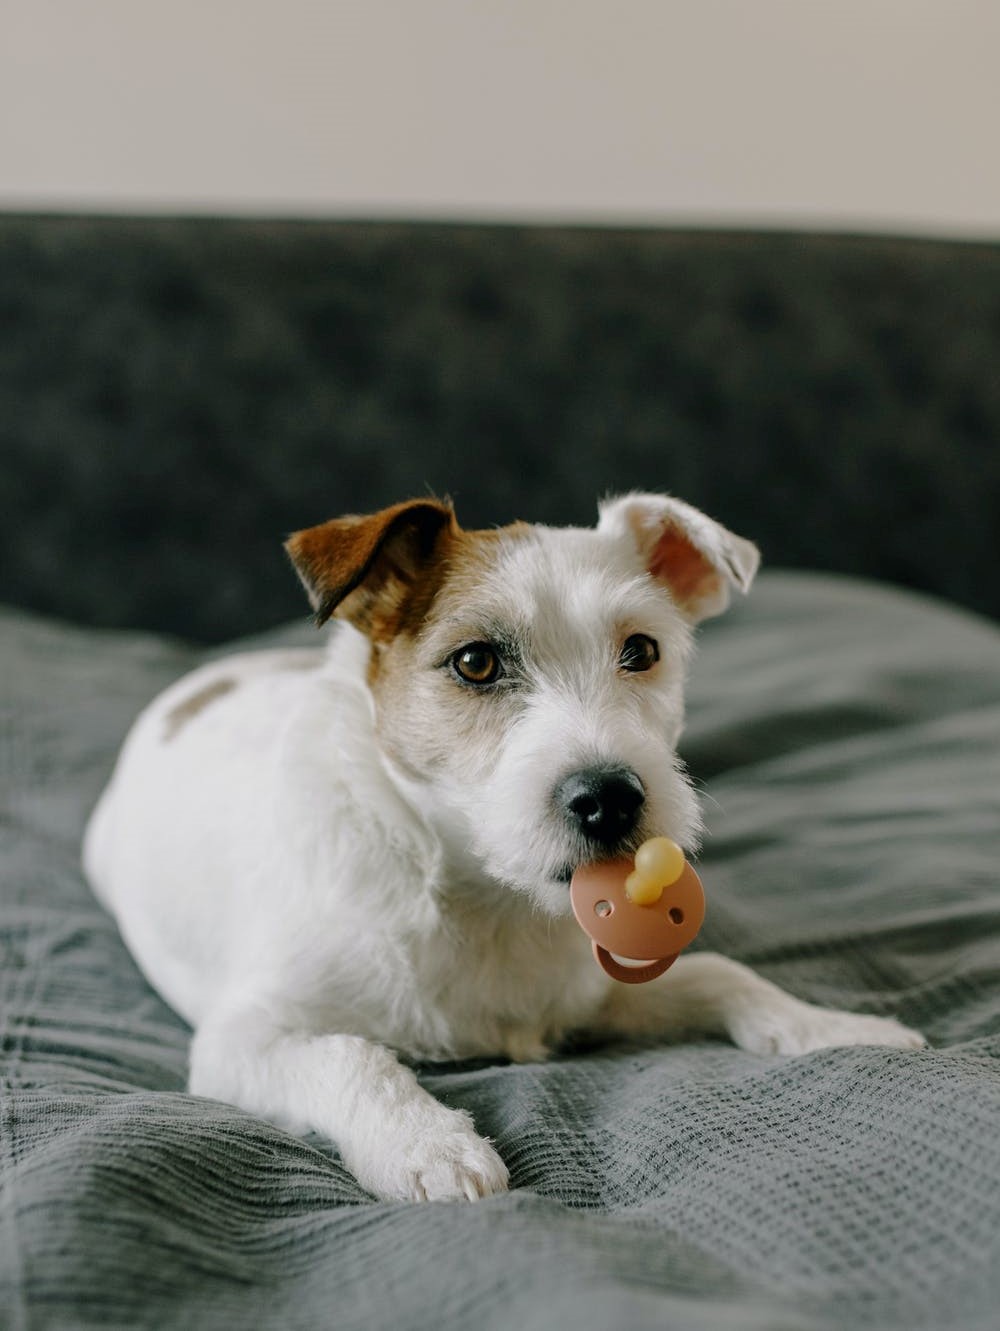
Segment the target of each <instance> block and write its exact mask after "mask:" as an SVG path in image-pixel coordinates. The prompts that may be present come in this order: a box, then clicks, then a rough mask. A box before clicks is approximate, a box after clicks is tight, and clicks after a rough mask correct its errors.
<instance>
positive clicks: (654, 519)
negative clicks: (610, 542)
mask: <svg viewBox="0 0 1000 1331" xmlns="http://www.w3.org/2000/svg"><path fill="white" fill-rule="evenodd" d="M599 511H600V521H599V522H598V524H597V530H598V531H602V532H607V534H608V535H610V536H620V537H622V538H623V539H628V540H632V541H633V542H635V544H636V545H637V547H638V549H639V553H640V555H641V557H642V559H643V562H644V563H645V566H646V569H647V571H648V572H649V573H651V574H652V575H653V577H654V578H659V579H660V581H661V582H663V583H665V584H666V586H667V588H668V589H669V591H670V595H671V596H672V597H673V599H674V601H675V603H676V604H677V606H678V608H679V609H680V610H681V611H682V612H683V613H684V615H685V616H686V617H687V618H688V619H689V620H690V621H691V622H692V623H693V624H696V623H697V622H698V621H699V620H700V619H708V618H709V617H710V616H712V615H721V614H722V612H723V610H725V608H726V606H727V605H728V604H729V594H730V590H731V588H733V587H736V588H738V589H739V590H740V591H741V592H747V591H749V590H750V584H751V583H752V582H753V579H754V574H755V573H756V572H757V567H758V565H759V564H760V551H759V550H758V549H757V547H756V546H755V545H754V544H753V543H752V542H750V541H745V540H743V538H742V537H741V536H734V535H733V533H732V532H731V531H727V530H726V528H725V527H723V526H722V525H721V524H720V523H718V522H713V520H712V519H711V518H709V517H706V515H705V514H704V513H702V512H700V511H699V510H698V509H697V508H692V507H691V505H690V504H685V503H684V502H683V501H682V500H680V499H673V498H672V497H671V496H670V495H653V494H629V495H622V496H621V498H619V499H606V500H605V501H604V502H603V503H602V504H600V506H599Z"/></svg>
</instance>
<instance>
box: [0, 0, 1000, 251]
mask: <svg viewBox="0 0 1000 1331" xmlns="http://www.w3.org/2000/svg"><path fill="white" fill-rule="evenodd" d="M998 131H1000V0H0V207H7V208H13V207H29V208H57V209H62V208H99V209H105V210H108V209H111V210H119V209H122V210H154V211H156V210H170V211H223V212H264V213H291V214H307V215H308V214H329V215H335V216H343V215H354V216H357V215H369V216H371V215H377V216H395V215H408V216H434V217H470V216H472V217H499V218H508V217H527V218H537V217H551V218H560V219H572V220H609V219H612V220H613V219H619V220H623V221H643V222H655V221H668V222H669V221H681V222H686V221H709V222H722V223H726V224H733V225H739V224H742V223H745V222H753V223H760V224H779V225H784V224H788V225H795V224H801V223H806V224H810V225H812V224H815V225H822V226H831V225H832V226H844V227H861V228H869V229H872V228H874V229H901V230H905V231H914V232H941V233H951V234H963V235H983V236H989V237H996V238H1000V149H998V146H997V139H998Z"/></svg>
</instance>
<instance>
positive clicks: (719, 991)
mask: <svg viewBox="0 0 1000 1331" xmlns="http://www.w3.org/2000/svg"><path fill="white" fill-rule="evenodd" d="M664 521H669V522H673V523H679V524H681V525H682V526H683V527H684V528H685V530H688V531H689V532H690V533H691V539H692V543H693V544H695V545H697V547H698V548H699V549H701V550H702V551H703V552H705V553H706V556H707V557H708V558H710V560H711V561H712V562H713V564H714V565H715V566H717V567H718V568H719V569H720V571H721V572H722V574H723V575H724V581H725V586H726V595H727V596H728V587H729V585H730V584H733V585H736V586H738V587H740V588H741V589H742V590H746V588H747V587H748V586H749V583H750V581H751V579H752V577H753V573H754V571H755V569H756V560H757V557H756V551H755V550H754V548H753V547H752V546H750V545H749V543H747V542H743V541H740V540H739V538H737V537H734V536H732V534H731V533H728V532H726V531H725V530H724V529H723V528H721V527H719V526H718V524H715V523H712V522H711V520H710V519H708V518H705V517H704V515H702V514H699V513H697V512H696V510H692V509H689V508H688V506H686V505H680V504H679V501H675V500H668V499H666V498H665V497H662V496H642V495H639V496H636V495H633V496H628V497H626V498H625V499H622V500H618V501H615V502H613V503H609V504H606V505H604V506H603V507H602V516H601V522H600V525H599V527H598V528H597V529H595V530H589V531H582V530H576V529H569V530H561V531H556V530H550V529H546V528H534V529H531V531H530V534H529V535H528V537H527V538H525V537H524V535H523V534H522V535H521V536H519V538H518V539H511V540H510V541H507V542H501V543H500V546H499V550H498V554H497V558H496V560H495V562H494V563H493V564H491V565H490V567H489V568H488V569H485V570H484V571H483V573H482V575H481V576H480V577H479V578H478V580H477V581H476V584H475V587H474V589H473V592H472V593H470V592H469V591H468V589H466V590H465V591H464V592H463V594H462V596H461V597H460V598H459V599H458V600H457V601H454V602H451V601H448V600H447V596H446V595H445V594H444V593H442V595H441V596H440V597H439V600H440V601H441V602H442V605H443V610H442V613H441V616H440V620H439V621H435V622H433V623H432V624H430V625H429V626H428V629H427V633H426V635H424V636H422V637H421V638H420V639H418V642H417V645H416V646H415V647H414V648H413V649H412V663H411V665H410V667H409V669H410V672H411V673H410V674H409V676H408V677H407V687H406V688H405V690H402V689H399V688H397V689H396V690H395V692H394V693H393V695H392V696H391V697H390V698H387V699H385V700H381V701H380V700H378V699H377V697H376V694H373V691H372V689H371V688H370V687H369V685H368V683H367V682H366V673H367V669H368V663H369V657H370V653H371V647H370V644H369V642H368V640H367V639H366V638H365V637H364V636H363V635H362V634H361V633H360V632H358V631H357V630H355V629H354V628H353V627H351V626H350V625H349V624H343V625H340V626H338V628H337V630H336V631H335V633H334V634H333V635H332V639H331V642H330V644H329V648H328V650H326V651H325V652H324V651H319V650H317V651H316V652H314V653H309V652H305V653H302V652H295V653H292V652H268V653H260V654H253V655H245V656H239V657H232V658H229V659H227V660H222V661H218V662H215V663H213V664H212V665H209V666H206V667H204V668H203V669H201V670H199V671H196V672H194V674H192V675H189V676H188V677H186V678H185V679H183V680H181V681H179V682H178V683H176V684H174V685H173V686H172V687H171V688H170V689H168V690H167V691H166V692H165V693H164V694H162V695H161V696H160V697H159V698H157V699H156V700H155V701H154V702H153V703H152V704H151V705H150V706H149V707H148V708H147V709H146V710H145V712H143V714H142V715H141V716H140V717H139V719H138V720H137V721H136V723H135V726H134V727H133V729H132V732H131V733H130V735H129V737H128V739H127V741H126V743H125V745H124V747H123V750H122V753H121V755H120V758H119V762H118V765H117V767H116V770H115V773H114V776H113V778H112V780H111V782H110V784H109V786H108V788H107V790H106V791H105V792H104V795H103V796H102V798H101V801H100V803H99V804H98V807H97V809H96V810H95V812H94V814H93V817H92V819H91V822H90V825H89V827H88V829H87V835H86V840H85V847H84V864H85V868H86V872H87V874H88V876H89V878H90V880H91V882H92V884H93V885H94V888H95V891H96V892H97V894H98V896H99V897H100V899H101V900H102V901H103V902H104V904H105V905H106V906H107V908H108V909H109V910H110V911H111V912H112V913H113V914H114V915H115V917H116V918H117V920H118V923H119V926H120V928H121V931H122V934H123V937H124V938H125V940H126V942H127V944H128V945H129V947H130V949H131V950H132V952H133V954H134V955H135V957H136V959H137V961H138V963H139V964H140V966H141V967H142V968H143V970H144V972H145V973H146V975H147V976H148V978H149V980H150V982H151V983H152V984H153V985H154V986H155V987H156V988H157V989H158V990H159V991H160V993H161V994H163V996H164V997H165V998H166V999H167V1001H168V1002H169V1003H171V1004H172V1006H173V1007H174V1008H175V1009H176V1010H177V1011H178V1012H179V1013H181V1015H182V1016H183V1017H184V1018H185V1019H186V1020H187V1021H188V1022H190V1023H191V1025H192V1026H193V1027H194V1028H195V1037H194V1040H193V1042H192V1048H191V1079H190V1085H191V1090H192V1092H194V1093H195V1094H200V1095H207V1096H214V1097H217V1098H219V1099H224V1100H228V1101H231V1102H233V1103H236V1104H239V1105H241V1106H243V1107H245V1108H246V1109H248V1110H250V1111H252V1112H254V1113H258V1114H260V1115H263V1116H265V1117H267V1118H269V1119H272V1120H273V1121H275V1122H277V1123H279V1124H282V1125H284V1126H286V1127H287V1128H289V1129H290V1130H291V1131H294V1132H301V1131H306V1130H313V1131H317V1132H320V1133H323V1134H325V1135H327V1136H328V1137H330V1138H331V1139H333V1140H334V1141H336V1142H337V1144H338V1145H339V1147H340V1149H341V1152H342V1154H343V1157H344V1159H345V1161H346V1163H347V1164H348V1166H349V1167H350V1168H351V1169H352V1170H353V1171H354V1173H355V1174H356V1176H357V1177H358V1179H359V1180H360V1181H361V1183H362V1184H363V1185H364V1186H365V1187H366V1188H368V1189H369V1190H371V1191H372V1192H373V1193H375V1194H376V1195H378V1196H381V1197H393V1198H411V1199H425V1198H475V1197H479V1196H483V1195H486V1194H489V1193H493V1192H497V1191H500V1190H502V1189H504V1188H505V1187H506V1186H507V1171H506V1168H505V1167H504V1165H503V1163H502V1161H501V1160H500V1158H499V1156H498V1155H497V1154H496V1152H495V1151H494V1150H493V1148H492V1146H491V1145H490V1144H489V1143H488V1142H487V1141H486V1140H484V1139H483V1138H481V1137H480V1136H478V1135H477V1134H476V1132H475V1130H474V1127H473V1125H472V1123H471V1121H470V1119H469V1117H468V1115H466V1114H464V1113H462V1112H459V1111H456V1110H453V1109H448V1108H446V1107H444V1106H443V1105H441V1104H439V1103H438V1102H437V1101H435V1100H434V1099H433V1098H432V1097H431V1096H430V1095H429V1094H428V1093H427V1092H426V1091H424V1090H423V1089H422V1088H421V1087H420V1085H419V1084H418V1082H417V1080H416V1078H415V1076H414V1074H413V1072H412V1071H411V1070H410V1069H409V1068H408V1067H406V1066H405V1065H404V1064H403V1063H401V1062H400V1061H399V1059H398V1058H397V1057H396V1054H395V1053H393V1052H390V1050H392V1051H398V1053H400V1054H402V1055H403V1056H404V1057H406V1058H410V1059H431V1060H433V1059H449V1058H461V1057H468V1056H483V1055H486V1056H493V1055H499V1056H504V1055H506V1056H508V1057H510V1058H513V1059H537V1058H542V1057H544V1056H545V1054H546V1052H547V1051H548V1050H549V1049H550V1048H551V1047H553V1046H554V1045H557V1044H558V1043H559V1041H560V1040H562V1039H563V1038H565V1037H566V1036H567V1035H569V1034H570V1033H571V1032H574V1031H579V1030H584V1029H586V1030H589V1031H594V1032H598V1033H602V1032H603V1033H623V1034H626V1035H629V1034H631V1035H650V1034H652V1035H655V1036H662V1037H668V1036H674V1035H679V1034H684V1033H701V1032H716V1033H721V1034H726V1035H728V1036H729V1037H731V1038H732V1039H733V1040H735V1041H736V1043H738V1044H739V1045H740V1046H742V1047H743V1048H745V1049H749V1050H753V1051H755V1052H760V1053H772V1052H775V1053H799V1052H803V1051H806V1050H809V1049H814V1048H818V1047H820V1046H822V1045H825V1044H831V1043H837V1044H852V1043H862V1042H864V1043H879V1044H895V1045H902V1046H915V1045H917V1044H919V1043H921V1038H920V1037H919V1036H918V1035H916V1034H915V1033H914V1032H911V1031H908V1030H906V1029H905V1028H904V1027H901V1026H899V1025H898V1024H897V1023H895V1022H893V1021H889V1020H884V1019H880V1018H874V1017H858V1016H853V1015H851V1014H846V1013H836V1012H826V1011H822V1010H820V1009H817V1008H813V1007H810V1006H808V1005H807V1004H805V1003H802V1002H800V1001H799V1000H797V999H795V998H792V997H790V996H789V995H786V994H784V993H782V992H781V991H780V990H778V989H776V988H775V987H774V986H773V985H771V984H769V983H768V982H767V981H765V980H763V979H761V978H759V977H757V976H755V975H754V974H752V973H751V972H750V971H748V970H747V969H746V968H745V967H742V966H740V965H737V964H736V963H734V962H731V961H727V960H725V959H723V958H721V957H716V956H712V955H706V954H695V955H692V956H690V957H683V958H681V959H680V960H679V961H678V962H677V963H676V964H675V966H674V967H673V968H672V969H671V970H670V971H669V972H668V973H667V975H666V976H665V977H664V978H663V979H661V980H659V981H656V982H654V983H652V984H649V985H643V986H623V985H617V984H615V983H614V982H613V981H610V980H608V979H607V978H606V977H605V976H604V975H603V973H602V972H601V971H600V970H599V969H598V968H597V966H596V965H595V964H594V962H593V959H592V957H591V954H590V948H589V943H588V940H587V939H586V938H585V936H584V935H583V934H582V932H581V931H580V930H579V928H578V927H577V925H576V923H575V921H574V920H573V919H572V917H571V915H570V911H569V903H568V890H567V887H566V884H565V882H564V881H563V882H561V881H559V879H558V875H559V871H560V869H561V868H562V867H563V866H565V865H567V864H569V865H572V864H573V863H575V862H579V858H580V849H579V846H578V844H576V843H575V842H574V840H573V838H572V837H571V835H570V834H569V832H568V831H567V828H566V825H565V821H564V819H562V818H561V817H560V816H559V814H558V812H557V811H556V810H555V809H554V807H553V799H552V791H553V789H554V787H555V784H556V783H557V782H558V780H559V778H560V777H561V776H564V775H565V774H566V773H567V772H569V771H572V770H574V768H576V767H578V766H580V765H586V764H587V763H589V762H601V761H607V762H617V763H622V764H626V765H628V766H630V767H632V768H633V770H635V771H636V772H637V773H638V774H639V775H640V777H641V778H642V781H643V784H644V785H645V787H646V792H647V805H646V809H645V813H644V820H643V824H642V827H641V829H640V830H641V832H642V834H643V835H653V834H655V833H662V834H666V835H669V836H673V837H674V838H675V839H676V840H678V841H680V842H681V843H682V844H684V845H685V846H686V847H688V848H689V849H692V848H694V846H695V845H696V843H697V837H698V833H699V826H700V825H699V818H698V811H697V807H696V803H695V799H694V796H693V794H692V792H691V789H690V786H689V784H688V782H687V780H686V778H685V776H684V774H683V771H682V768H681V766H680V764H679V762H678V760H677V758H676V754H675V746H676V743H677V738H678V736H679V734H680V730H681V726H682V722H683V682H684V676H685V671H686V667H687V662H688V657H689V653H690V645H691V632H690V627H689V624H690V622H691V621H693V620H694V619H696V618H698V617H700V615H699V614H694V613H686V614H682V613H681V612H680V611H679V610H678V608H677V606H676V605H675V604H674V602H673V600H672V598H671V596H670V593H669V589H668V588H667V587H665V586H664V585H663V584H662V583H661V582H659V581H657V580H655V579H653V578H652V577H651V576H650V575H649V573H648V572H647V565H648V563H649V549H650V543H651V542H652V541H654V540H655V533H656V532H657V531H658V530H661V529H662V525H663V523H664ZM713 597H714V600H713V602H712V604H710V605H707V606H705V607H703V608H702V609H703V613H714V612H716V611H717V610H718V609H720V608H722V607H721V604H720V600H721V597H720V595H719V594H718V592H717V589H716V591H715V592H713ZM498 623H500V624H502V625H503V626H504V627H505V630H506V631H507V632H508V633H509V634H510V636H511V638H512V640H514V641H516V643H517V648H518V652H519V660H520V662H521V666H520V670H521V674H520V677H519V680H518V682H517V684H516V687H511V688H510V689H509V690H507V691H506V692H505V693H504V694H503V696H497V697H495V698H493V699H490V700H488V701H487V700H485V699H483V700H481V701H476V702H475V703H474V704H473V703H471V702H470V700H469V699H468V698H467V697H465V696H460V695H461V688H460V686H459V685H458V684H456V683H455V681H454V679H452V678H450V677H449V676H448V672H447V671H446V670H445V669H443V668H442V660H443V659H444V658H445V657H446V656H447V654H448V652H449V651H454V650H455V649H457V648H458V647H460V646H461V645H462V643H464V642H468V641H473V640H475V639H476V638H477V636H478V635H480V634H481V633H483V632H485V631H487V629H488V628H489V627H490V626H495V625H496V624H498ZM636 632H643V633H647V634H649V635H650V636H653V637H654V638H656V640H657V641H658V642H659V644H660V650H661V661H660V663H659V665H657V666H656V667H655V669H654V670H653V671H650V672H649V674H648V675H642V676H639V675H637V676H634V677H629V676H625V677H623V676H622V674H621V672H620V671H617V670H616V669H615V660H616V657H615V652H616V651H617V647H618V644H619V642H620V640H621V638H622V636H623V635H627V634H629V633H636ZM408 660H409V658H408ZM376 693H377V691H376ZM199 698H201V699H202V700H203V702H202V705H201V706H200V707H199V706H198V705H197V701H198V699H199ZM459 706H461V707H462V708H464V709H465V710H464V711H463V712H462V716H463V718H464V719H463V720H462V722H461V724H459V720H458V716H459V713H458V708H459ZM473 706H474V708H475V709H478V710H472V711H470V708H472V707H473ZM187 713H189V714H187ZM408 717H410V718H412V719H413V720H414V722H416V721H417V720H418V719H419V723H420V725H423V726H427V725H428V724H431V725H432V729H433V734H434V735H435V736H436V737H437V738H436V741H435V746H434V758H433V762H431V760H430V757H429V756H428V758H427V763H426V765H424V764H423V761H422V754H423V751H424V749H427V748H428V745H427V743H426V741H421V742H419V743H418V742H417V741H411V740H408V739H407V735H408V734H409V732H410V726H409V725H408V724H407V719H408ZM453 719H454V725H455V727H456V729H455V734H456V736H461V737H462V738H461V742H459V741H458V739H451V738H450V736H451V727H452V722H453ZM463 727H464V728H463ZM415 733H417V734H418V735H419V734H420V733H421V732H420V730H419V726H417V727H416V731H415ZM421 744H423V748H421ZM710 890H711V889H710V886H709V892H710Z"/></svg>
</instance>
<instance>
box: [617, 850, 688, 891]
mask: <svg viewBox="0 0 1000 1331" xmlns="http://www.w3.org/2000/svg"><path fill="white" fill-rule="evenodd" d="M683 872H684V852H683V851H682V850H681V848H680V846H678V844H677V842H676V841H671V840H670V838H669V837H665V836H655V837H652V838H651V839H650V840H649V841H644V842H643V843H642V845H641V846H640V847H639V849H638V850H637V851H636V852H635V869H634V870H633V872H632V873H630V874H629V876H628V877H627V878H626V879H625V895H626V896H627V897H628V899H629V901H631V902H633V903H634V904H635V905H636V906H652V905H655V903H656V902H657V901H659V899H660V897H662V896H663V893H664V890H665V889H666V888H668V887H669V886H670V885H671V883H676V882H677V880H678V878H680V876H681V874H682V873H683Z"/></svg>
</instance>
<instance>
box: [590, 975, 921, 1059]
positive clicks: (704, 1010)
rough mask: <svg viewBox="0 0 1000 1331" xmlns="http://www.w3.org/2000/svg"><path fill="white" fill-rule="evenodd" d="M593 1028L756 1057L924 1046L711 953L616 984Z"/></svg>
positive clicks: (886, 1022)
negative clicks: (646, 979)
mask: <svg viewBox="0 0 1000 1331" xmlns="http://www.w3.org/2000/svg"><path fill="white" fill-rule="evenodd" d="M595 1025H596V1028H597V1030H598V1031H599V1032H601V1033H607V1034H614V1035H626V1036H652V1037H657V1038H664V1037H669V1038H673V1037H676V1038H680V1037H681V1036H691V1035H726V1036H728V1037H729V1038H730V1039H731V1040H732V1041H733V1043H734V1044H735V1045H738V1046H739V1048H740V1049H746V1050H748V1051H749V1052H750V1053H754V1054H805V1053H808V1052H809V1051H810V1050H813V1049H824V1048H828V1047H830V1046H835V1045H858V1044H871V1045H892V1046H895V1047H897V1048H901V1049H917V1048H920V1047H921V1046H923V1045H924V1044H925V1043H926V1041H925V1040H924V1038H923V1036H922V1035H920V1034H919V1033H918V1032H917V1031H912V1030H910V1029H909V1028H908V1027H906V1026H902V1025H901V1024H900V1023H899V1022H898V1021H893V1020H892V1018H890V1017H870V1016H863V1015H860V1014H857V1013H853V1012H839V1011H836V1010H834V1009H831V1008H821V1007H815V1006H814V1005H813V1004H812V1003H805V1002H803V1001H802V1000H801V999H799V998H794V997H793V996H792V995H791V994H786V993H785V992H784V990H782V989H779V988H778V986H777V985H775V984H772V983H771V982H770V981H769V980H765V979H763V977H762V976H760V975H757V974H755V972H754V971H752V970H750V969H749V967H747V966H743V965H741V964H740V963H739V962H737V961H730V960H729V959H728V958H726V957H720V956H716V955H715V954H714V953H695V954H694V955H692V956H689V957H681V958H680V959H679V960H678V961H676V962H675V963H674V965H673V966H672V967H671V968H670V970H669V971H668V972H667V974H666V975H665V976H664V977H663V978H662V979H660V980H654V981H652V982H651V983H649V984H638V985H627V984H615V985H614V986H613V988H612V990H611V992H610V994H609V995H608V998H607V1001H606V1003H605V1006H604V1008H603V1009H602V1010H601V1012H600V1014H599V1016H598V1019H597V1022H596V1023H595Z"/></svg>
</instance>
